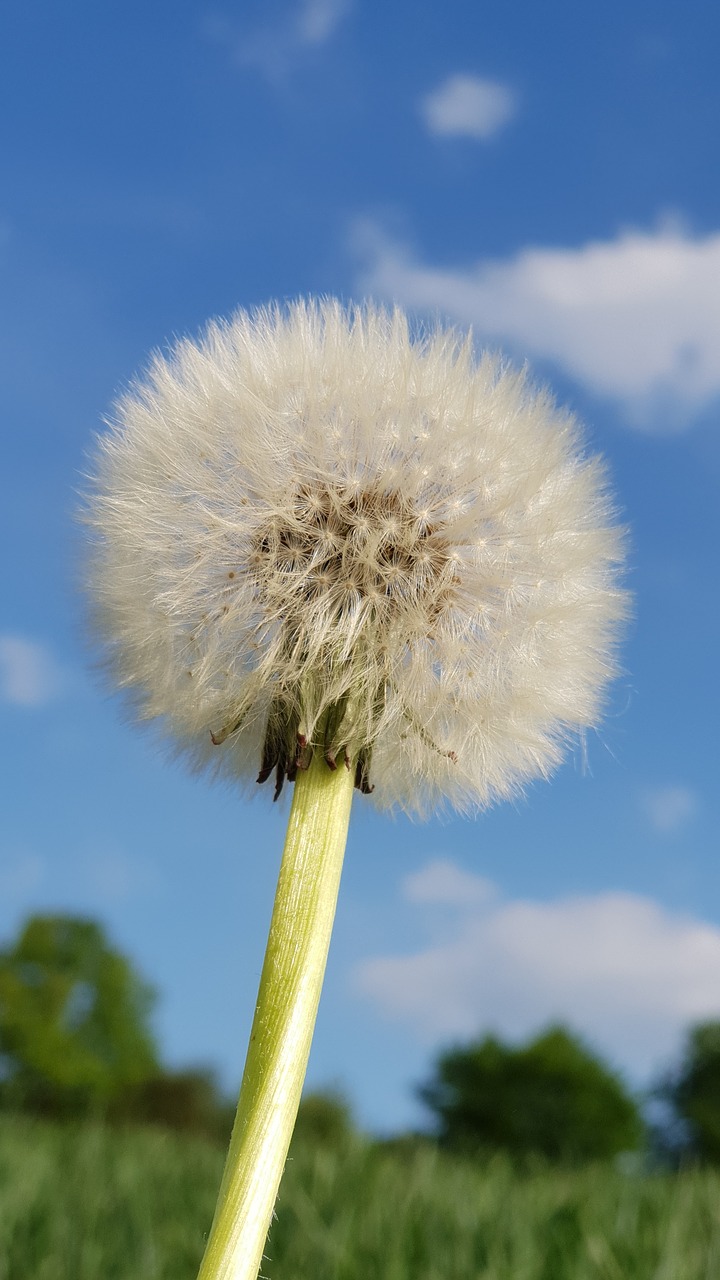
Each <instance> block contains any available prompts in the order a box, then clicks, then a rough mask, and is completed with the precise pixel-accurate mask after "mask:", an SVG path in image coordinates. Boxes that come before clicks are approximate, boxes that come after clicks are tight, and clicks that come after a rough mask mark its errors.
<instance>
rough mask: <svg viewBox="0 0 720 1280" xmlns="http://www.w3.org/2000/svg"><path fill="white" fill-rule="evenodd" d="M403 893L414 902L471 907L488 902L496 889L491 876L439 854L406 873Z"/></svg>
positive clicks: (429, 904) (436, 905) (435, 905)
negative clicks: (424, 864) (465, 868)
mask: <svg viewBox="0 0 720 1280" xmlns="http://www.w3.org/2000/svg"><path fill="white" fill-rule="evenodd" d="M403 893H404V896H405V898H406V899H407V901H408V902H412V903H418V904H424V905H427V906H434V907H438V906H440V907H458V908H460V909H463V908H465V909H469V908H472V907H477V906H480V905H484V904H486V903H487V902H488V901H489V900H490V899H491V898H494V897H495V894H496V889H495V885H494V884H493V883H492V881H491V880H485V879H484V878H483V876H476V875H473V874H472V873H471V872H468V871H463V869H462V867H459V866H458V865H457V863H455V862H451V861H450V860H449V859H448V858H436V859H435V860H434V861H433V862H428V863H427V865H426V866H424V867H423V868H422V869H421V870H420V871H415V872H413V873H412V874H411V875H409V876H407V877H406V879H405V880H404V881H403Z"/></svg>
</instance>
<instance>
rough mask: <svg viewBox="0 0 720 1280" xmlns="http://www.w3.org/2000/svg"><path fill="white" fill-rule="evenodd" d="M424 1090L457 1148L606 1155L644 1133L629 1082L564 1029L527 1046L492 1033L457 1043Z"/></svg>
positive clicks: (564, 1156) (566, 1156)
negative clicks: (483, 1037)
mask: <svg viewBox="0 0 720 1280" xmlns="http://www.w3.org/2000/svg"><path fill="white" fill-rule="evenodd" d="M419 1093H420V1097H421V1098H422V1099H423V1101H424V1102H425V1103H426V1105H427V1106H428V1107H429V1108H430V1109H431V1111H433V1112H434V1114H435V1117H436V1120H437V1123H438V1130H439V1137H440V1140H441V1142H442V1143H443V1144H444V1145H446V1146H448V1147H452V1148H454V1149H456V1150H464V1151H467V1152H476V1151H481V1150H487V1149H492V1148H503V1149H505V1150H507V1151H509V1152H511V1153H513V1154H515V1155H529V1154H531V1153H532V1154H538V1155H542V1156H545V1157H546V1158H548V1159H551V1160H582V1159H602V1158H606V1157H609V1156H613V1155H615V1154H617V1153H618V1152H620V1151H624V1150H630V1149H633V1148H635V1147H637V1146H638V1145H639V1143H640V1141H641V1137H642V1125H641V1121H640V1115H639V1111H638V1108H637V1106H636V1104H635V1102H634V1101H633V1099H632V1098H631V1097H630V1095H629V1093H628V1092H627V1090H626V1089H625V1087H624V1085H623V1084H622V1082H621V1081H620V1080H619V1078H618V1077H617V1076H616V1075H614V1074H613V1073H612V1072H611V1071H610V1070H609V1068H608V1067H607V1066H605V1065H604V1064H603V1063H602V1062H601V1061H600V1060H599V1059H598V1058H597V1057H595V1056H594V1055H593V1054H592V1053H590V1052H589V1050H588V1049H587V1048H586V1047H585V1046H584V1045H583V1044H582V1042H581V1041H579V1040H578V1039H576V1038H575V1037H574V1036H572V1035H571V1034H570V1033H569V1032H568V1031H567V1030H565V1029H564V1028H563V1027H550V1028H549V1029H548V1030H546V1031H545V1032H543V1033H542V1034H541V1035H539V1036H538V1037H537V1038H536V1039H535V1040H531V1041H530V1042H529V1043H527V1044H525V1045H522V1046H520V1047H513V1046H510V1045H507V1044H503V1043H502V1042H501V1041H500V1040H498V1039H496V1038H495V1037H494V1036H487V1037H486V1038H485V1039H483V1040H478V1041H475V1042H473V1043H471V1044H467V1045H463V1046H458V1047H455V1048H452V1049H449V1050H447V1051H446V1052H444V1053H442V1054H441V1055H440V1057H439V1058H438V1060H437V1063H436V1066H435V1075H434V1077H433V1078H432V1079H431V1080H430V1082H429V1083H428V1084H426V1085H425V1086H424V1087H423V1088H421V1089H420V1090H419Z"/></svg>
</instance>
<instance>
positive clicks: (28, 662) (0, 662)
mask: <svg viewBox="0 0 720 1280" xmlns="http://www.w3.org/2000/svg"><path fill="white" fill-rule="evenodd" d="M63 685H64V679H63V675H62V672H61V670H60V668H59V666H58V664H57V663H56V661H55V659H54V658H53V656H52V654H51V652H50V650H49V649H48V648H46V646H45V645H42V644H39V643H38V642H37V641H36V640H28V639H27V638H26V637H24V636H16V635H0V700H2V701H4V702H11V703H14V704H15V705H16V706H19V707H41V706H44V705H45V704H46V703H48V702H51V701H52V699H53V698H55V697H57V696H58V694H60V693H61V692H62V689H63Z"/></svg>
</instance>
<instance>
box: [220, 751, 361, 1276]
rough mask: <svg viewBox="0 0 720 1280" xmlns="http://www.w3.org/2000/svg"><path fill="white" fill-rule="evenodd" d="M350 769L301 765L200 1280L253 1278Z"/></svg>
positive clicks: (340, 846)
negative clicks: (225, 1157)
mask: <svg viewBox="0 0 720 1280" xmlns="http://www.w3.org/2000/svg"><path fill="white" fill-rule="evenodd" d="M353 782H354V769H346V768H344V767H342V766H341V767H340V768H338V769H336V770H335V771H332V770H331V769H329V768H328V766H327V764H326V763H325V761H324V759H323V755H322V752H321V751H319V750H317V751H315V752H314V756H313V760H312V763H311V765H310V768H309V769H308V770H307V771H306V772H298V775H297V781H296V783H295V793H294V796H293V802H292V808H291V811H290V821H289V824H288V831H287V836H286V840H285V849H284V852H283V859H282V864H281V867H280V876H279V879H278V886H277V892H276V895H275V906H274V908H273V915H272V921H271V924H270V936H269V938H268V944H267V951H266V953H265V962H264V965H263V971H262V976H261V978H260V990H259V992H258V1001H257V1008H256V1010H255V1018H254V1021H253V1026H252V1032H251V1035H250V1045H249V1048H248V1053H247V1058H246V1061H245V1071H244V1073H243V1080H242V1085H241V1088H240V1099H239V1102H238V1108H237V1114H236V1117H235V1124H234V1127H233V1132H232V1138H231V1140H230V1149H229V1151H228V1156H227V1161H226V1163H225V1172H224V1174H223V1179H222V1183H221V1186H220V1194H219V1198H218V1203H217V1207H216V1210H215V1217H214V1220H213V1224H212V1228H211V1231H210V1238H209V1240H208V1245H207V1249H206V1252H205V1257H204V1258H203V1262H202V1266H201V1268H200V1274H199V1277H198V1280H256V1278H257V1274H258V1269H259V1267H260V1263H261V1260H262V1254H263V1248H264V1246H265V1240H266V1236H267V1232H268V1227H269V1225H270V1220H271V1217H272V1212H273V1208H274V1205H275V1198H276V1196H277V1191H278V1186H279V1185H280V1178H281V1176H282V1172H283V1167H284V1165H285V1158H286V1156H287V1150H288V1146H289V1145H290V1138H291V1136H292V1131H293V1126H294V1124H295V1117H296V1115H297V1109H298V1104H299V1102H300V1094H301V1091H302V1086H303V1081H304V1078H305V1070H306V1067H307V1061H308V1056H309V1053H310V1044H311V1041H312V1035H313V1029H314V1026H315V1017H316V1014H317V1007H318V1002H319V1000H320V990H321V987H322V982H323V976H324V973H325V962H326V960H327V953H328V947H329V945H330V935H331V932H332V926H333V920H334V917H335V906H336V902H337V895H338V888H339V885H340V873H341V870H342V863H343V856H344V852H345V842H346V839H347V829H348V822H349V819H350V805H351V802H352V793H353Z"/></svg>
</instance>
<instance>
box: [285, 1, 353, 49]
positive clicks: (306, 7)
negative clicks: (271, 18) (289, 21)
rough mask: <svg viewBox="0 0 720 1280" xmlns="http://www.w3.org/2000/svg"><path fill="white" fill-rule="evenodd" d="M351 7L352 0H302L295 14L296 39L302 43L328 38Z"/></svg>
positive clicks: (320, 42)
mask: <svg viewBox="0 0 720 1280" xmlns="http://www.w3.org/2000/svg"><path fill="white" fill-rule="evenodd" d="M351 7H352V0H304V3H303V4H301V6H300V9H299V12H298V15H297V25H296V32H297V37H298V40H299V41H300V43H302V44H322V43H323V42H324V41H325V40H329V38H330V36H332V35H334V33H335V28H336V27H338V26H339V24H340V23H341V22H342V20H343V18H344V17H345V15H346V14H347V13H349V12H350V9H351Z"/></svg>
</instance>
